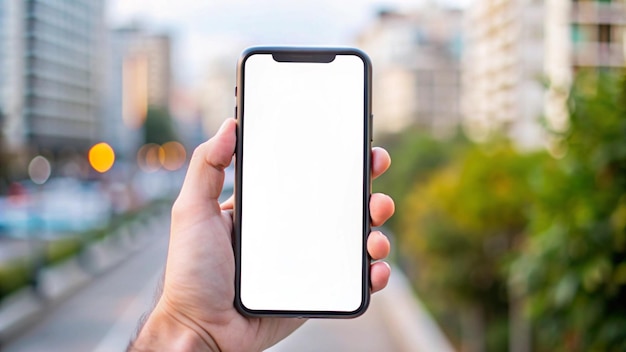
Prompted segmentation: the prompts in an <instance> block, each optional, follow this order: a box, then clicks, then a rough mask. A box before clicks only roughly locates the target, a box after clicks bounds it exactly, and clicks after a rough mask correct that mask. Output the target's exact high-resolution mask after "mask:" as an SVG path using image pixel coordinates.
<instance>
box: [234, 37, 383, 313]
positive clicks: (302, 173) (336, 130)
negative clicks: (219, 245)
mask: <svg viewBox="0 0 626 352" xmlns="http://www.w3.org/2000/svg"><path fill="white" fill-rule="evenodd" d="M371 77H372V66H371V63H370V60H369V58H368V57H367V55H366V54H365V53H363V52H362V51H360V50H357V49H353V48H302V47H254V48H249V49H247V50H245V51H244V52H243V53H242V55H241V57H240V59H239V63H238V67H237V88H236V96H237V99H236V100H237V107H236V116H237V121H238V127H237V128H238V129H237V133H238V136H237V148H236V178H235V180H236V181H235V200H236V201H235V207H234V215H233V216H234V220H235V229H234V230H235V231H234V232H235V238H234V251H235V261H236V278H235V291H236V294H235V306H236V307H237V308H238V309H239V311H240V312H241V313H243V314H245V315H248V316H285V317H355V316H358V315H360V314H362V313H363V312H365V310H366V309H367V306H368V304H369V297H370V285H369V266H370V258H369V256H368V253H367V249H366V239H367V236H368V234H369V232H370V217H369V198H370V192H371V185H370V184H371V181H370V169H371V167H370V164H371V160H370V158H371V136H372V121H371V117H372V115H371V81H372V78H371Z"/></svg>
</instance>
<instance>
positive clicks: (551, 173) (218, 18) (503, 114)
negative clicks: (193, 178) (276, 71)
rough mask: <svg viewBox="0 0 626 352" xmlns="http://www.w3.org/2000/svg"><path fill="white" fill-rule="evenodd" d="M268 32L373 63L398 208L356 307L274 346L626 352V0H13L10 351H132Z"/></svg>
mask: <svg viewBox="0 0 626 352" xmlns="http://www.w3.org/2000/svg"><path fill="white" fill-rule="evenodd" d="M269 43H272V44H277V45H281V46H282V45H284V46H345V47H354V48H358V49H360V50H362V51H363V52H365V53H367V55H368V56H369V58H370V59H371V62H372V68H373V72H372V75H373V76H372V80H371V82H368V83H369V85H371V95H372V101H371V105H372V106H371V110H372V116H374V117H373V118H372V123H371V124H372V126H373V129H372V145H373V146H376V147H382V148H384V149H386V150H387V151H388V152H389V155H390V156H391V159H392V160H393V162H392V166H391V167H390V168H389V169H388V170H387V171H386V172H385V173H384V174H383V175H381V176H380V177H377V178H376V180H374V181H373V182H372V192H373V193H383V194H385V195H388V196H389V197H391V198H392V199H393V200H394V202H395V214H394V215H393V216H392V217H391V218H390V219H388V220H387V221H386V222H385V224H384V227H385V231H387V230H386V229H389V231H388V232H387V233H392V232H393V233H394V234H395V236H392V238H391V240H392V256H391V258H390V259H389V261H390V264H391V266H392V268H393V270H392V275H391V278H390V282H389V285H388V287H387V288H386V289H385V290H384V291H382V292H380V293H377V294H375V295H374V296H373V298H372V302H371V306H370V308H369V310H368V311H367V313H366V314H364V315H363V316H362V317H360V318H357V319H354V320H311V321H309V322H307V323H306V324H305V325H304V326H303V327H302V328H301V329H299V330H298V331H297V332H295V333H294V334H293V335H291V336H289V337H288V338H286V339H285V340H284V341H282V342H281V343H279V344H277V345H276V346H274V347H272V348H271V349H270V351H271V352H285V351H410V352H414V351H417V352H419V351H437V352H439V351H443V352H445V351H454V350H456V351H463V352H482V351H507V350H508V351H511V352H531V351H556V352H570V351H626V329H624V327H625V326H626V320H625V317H626V305H625V304H624V302H626V138H625V136H626V99H625V97H626V74H625V73H626V69H625V68H626V50H625V49H626V0H584V1H583V0H506V1H503V0H386V1H384V2H380V1H379V0H344V1H334V0H300V1H291V2H290V1H284V0H266V1H265V2H264V3H263V6H259V3H258V1H255V0H240V1H226V0H213V1H202V0H177V1H168V0H133V1H128V0H72V1H69V0H67V1H66V0H0V350H2V351H5V350H6V351H29V352H30V351H35V352H39V351H45V352H47V351H70V352H71V351H102V352H108V351H121V350H124V349H125V347H126V345H127V343H128V341H129V339H130V337H131V336H132V335H133V332H134V331H135V329H136V327H137V321H138V320H139V317H140V316H141V315H142V314H143V313H144V312H146V311H149V309H150V307H151V305H152V303H153V300H154V297H155V290H156V286H157V283H158V281H159V279H160V277H161V275H162V272H163V265H164V262H165V256H166V250H167V243H168V231H167V229H168V224H169V218H170V209H171V205H172V202H173V200H174V198H175V197H176V195H177V194H178V192H179V191H180V187H181V185H182V182H183V179H184V177H185V174H186V169H187V166H188V165H189V162H190V160H191V156H192V153H193V151H194V149H195V148H196V147H197V146H198V145H200V144H201V143H203V142H204V141H206V140H207V139H209V138H211V136H214V135H215V134H216V132H217V131H218V129H219V126H221V125H222V124H223V122H224V120H225V119H227V118H229V117H233V115H232V114H233V111H236V112H239V113H240V115H243V111H245V109H242V108H241V107H240V106H239V104H243V97H244V96H245V95H246V93H245V89H246V88H245V87H243V86H241V85H240V86H239V87H235V86H236V85H238V83H237V62H238V60H239V56H240V55H241V53H242V51H243V50H244V49H245V48H247V47H251V46H261V45H267V44H269ZM240 72H241V71H240ZM272 81H275V80H272ZM247 87H248V88H250V85H249V84H248V85H247ZM237 92H239V94H238V93H237ZM237 94H238V96H237V97H236V95H237ZM342 94H344V92H342ZM247 96H248V97H249V96H250V95H249V94H248V95H247ZM284 99H286V98H284ZM325 103H327V102H325ZM281 106H282V105H281ZM291 110H298V109H291ZM290 112H291V111H290ZM240 117H241V118H243V116H240ZM311 120H312V119H310V118H309V119H306V118H303V115H302V114H299V113H298V111H294V112H293V125H292V124H291V121H290V123H289V124H287V125H288V127H289V128H291V127H302V126H303V124H305V123H309V122H311ZM316 120H317V119H316ZM241 121H242V120H240V121H239V122H241ZM333 122H334V120H333ZM364 122H365V120H364ZM325 124H327V125H328V126H320V129H325V128H328V129H329V130H330V129H334V130H333V132H335V131H342V130H341V129H338V128H337V125H336V124H335V123H325ZM240 131H242V130H240ZM311 131H312V130H309V129H307V130H306V132H307V133H312V132H311ZM290 132H291V131H290ZM289 135H294V134H293V133H289ZM311 135H315V136H317V135H318V134H317V133H316V134H311ZM240 136H241V135H240ZM263 137H264V138H267V136H266V135H263ZM342 138H343V139H345V135H343V137H342ZM267 139H268V140H270V139H271V138H267ZM318 140H319V143H326V144H328V143H329V142H328V141H327V140H326V139H325V138H324V137H320V138H318ZM316 141H317V140H316ZM316 143H317V142H316ZM281 148H282V144H281ZM337 154H342V153H337ZM323 155H326V154H323ZM342 155H343V154H342ZM284 156H285V153H284V152H283V150H278V149H277V152H276V155H269V156H268V157H267V160H266V159H265V155H263V160H262V161H263V162H266V161H269V162H272V163H281V165H282V164H284V165H293V164H294V161H300V160H297V157H296V156H292V157H291V159H294V158H295V159H296V160H287V159H288V158H285V157H284ZM343 157H344V159H345V162H346V163H348V162H351V160H350V158H349V157H348V156H346V155H343ZM270 159H271V160H270ZM302 160H307V161H308V159H306V158H302ZM320 170H323V171H324V172H326V171H328V172H330V173H333V172H334V173H335V174H339V173H340V172H339V171H338V170H337V168H322V169H320ZM225 171H226V180H225V182H226V183H225V185H224V192H223V194H222V195H223V197H222V198H221V201H223V200H225V199H226V197H227V195H230V194H232V192H233V189H234V182H233V179H234V177H233V174H234V166H233V165H231V166H230V167H228V168H227V169H226V170H225ZM281 176H282V175H281ZM300 179H301V178H300V177H298V178H293V180H296V181H299V180H300ZM265 183H267V182H265ZM265 183H264V184H263V185H265ZM281 186H282V184H281ZM267 189H271V188H269V187H268V188H267ZM272 189H273V188H272ZM287 206H289V204H287ZM294 209H295V207H294ZM422 301H423V302H424V303H423V304H422Z"/></svg>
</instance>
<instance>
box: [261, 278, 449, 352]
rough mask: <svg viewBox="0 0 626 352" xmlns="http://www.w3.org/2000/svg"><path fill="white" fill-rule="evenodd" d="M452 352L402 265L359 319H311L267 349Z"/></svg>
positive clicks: (375, 295)
mask: <svg viewBox="0 0 626 352" xmlns="http://www.w3.org/2000/svg"><path fill="white" fill-rule="evenodd" d="M267 351H268V352H287V351H301V352H307V351H311V352H313V351H326V352H332V351H338V352H339V351H361V352H367V351H372V352H374V351H402V352H404V351H406V352H420V351H422V352H430V351H437V352H448V351H449V352H452V351H454V349H453V348H452V346H451V345H450V343H449V342H448V341H447V339H446V338H445V336H444V335H443V333H442V332H441V331H440V330H439V327H438V326H437V325H436V324H435V322H434V320H433V319H432V318H431V317H430V315H429V314H428V313H427V312H426V310H425V309H424V307H423V306H422V304H421V302H419V301H418V300H417V298H416V297H415V296H414V294H413V292H412V289H411V287H410V285H409V283H408V281H407V280H406V278H405V277H404V275H403V274H402V273H401V271H400V270H399V269H398V268H393V269H392V276H391V279H390V280H389V285H388V286H387V288H385V289H384V290H383V291H381V292H379V293H376V294H374V295H373V296H372V300H371V303H370V307H369V309H368V310H367V312H366V313H365V314H363V315H362V316H361V317H359V318H356V319H348V320H344V319H334V320H333V319H319V320H315V319H311V320H309V321H308V322H307V323H306V324H304V326H302V328H300V329H299V330H298V331H296V332H294V333H293V334H292V335H291V336H289V337H288V338H286V339H285V340H283V341H282V342H280V343H278V344H277V345H276V346H274V347H272V348H270V349H268V350H267Z"/></svg>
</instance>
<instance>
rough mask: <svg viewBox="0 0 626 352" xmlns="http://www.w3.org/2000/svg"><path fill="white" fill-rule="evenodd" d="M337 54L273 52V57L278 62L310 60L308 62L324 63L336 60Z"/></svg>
mask: <svg viewBox="0 0 626 352" xmlns="http://www.w3.org/2000/svg"><path fill="white" fill-rule="evenodd" d="M335 57H336V54H334V53H323V52H320V53H315V52H311V53H293V52H285V53H273V54H272V58H274V61H276V62H308V63H322V64H328V63H331V62H333V61H334V60H335Z"/></svg>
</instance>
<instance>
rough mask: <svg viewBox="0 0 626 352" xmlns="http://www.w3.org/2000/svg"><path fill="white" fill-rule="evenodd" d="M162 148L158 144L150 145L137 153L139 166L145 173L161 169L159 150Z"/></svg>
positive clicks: (146, 145)
mask: <svg viewBox="0 0 626 352" xmlns="http://www.w3.org/2000/svg"><path fill="white" fill-rule="evenodd" d="M160 148H161V147H160V146H159V145H158V144H154V143H148V144H144V145H143V146H141V148H139V151H137V165H139V168H140V169H141V170H143V171H145V172H155V171H157V170H158V169H160V168H161V162H160V161H159V149H160Z"/></svg>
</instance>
